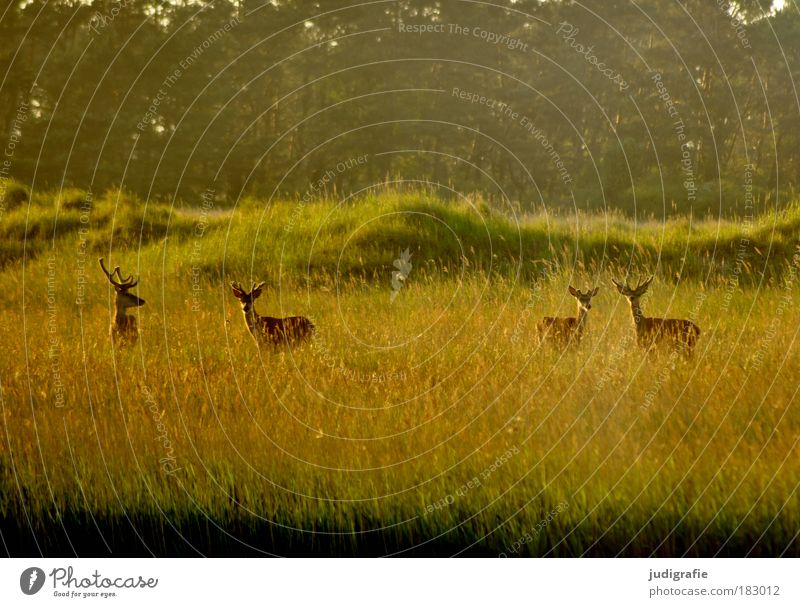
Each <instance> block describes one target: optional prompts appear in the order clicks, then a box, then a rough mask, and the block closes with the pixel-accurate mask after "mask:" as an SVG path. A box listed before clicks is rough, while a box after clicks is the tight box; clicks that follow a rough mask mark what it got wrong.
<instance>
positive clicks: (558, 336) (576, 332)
mask: <svg viewBox="0 0 800 607" xmlns="http://www.w3.org/2000/svg"><path fill="white" fill-rule="evenodd" d="M598 290H599V287H597V288H595V289H594V291H589V290H587V291H586V293H582V292H581V291H579V290H577V289H574V288H573V287H572V286H570V287H569V293H570V295H572V296H573V297H574V298H575V299H576V300H577V302H578V315H577V317H574V318H571V317H568V318H559V317H554V316H545V317H544V318H543V319H542V320H540V321H539V322H538V323H536V335H537V337H538V339H539V343H540V344H541V343H543V342H545V341H550V342H553V343H555V344H558V345H562V346H563V345H567V344H569V343H580V341H581V339H583V333H584V330H585V328H586V318H587V316H588V314H589V310H591V309H592V304H591V301H592V297H594V296H595V295H597V291H598Z"/></svg>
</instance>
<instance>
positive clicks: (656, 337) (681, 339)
mask: <svg viewBox="0 0 800 607" xmlns="http://www.w3.org/2000/svg"><path fill="white" fill-rule="evenodd" d="M611 282H613V283H614V286H615V287H617V291H619V292H620V294H621V295H623V296H624V297H626V298H627V299H628V303H630V305H631V313H632V314H633V323H634V327H635V328H636V342H637V343H638V344H639V346H640V347H643V348H648V349H650V348H652V347H653V346H655V345H656V344H662V345H663V344H668V345H671V346H673V347H674V348H676V349H680V350H682V351H683V353H684V354H685V355H686V356H691V355H692V351H693V350H694V347H695V344H696V343H697V338H698V337H700V327H698V326H697V325H696V324H694V323H693V322H692V321H691V320H684V319H681V318H648V317H647V316H645V315H644V312H642V307H641V304H640V303H639V299H640V298H641V297H642V296H643V295H644V294H645V293H646V292H647V289H648V287H649V286H650V283H651V282H653V276H651V277H650V278H648V279H647V280H645V281H644V282H641V281H640V282H639V283H638V284H637V286H636V288H633V289H632V288H631V287H629V286H628V283H627V282H625V283H621V282H618V281H616V280H614V279H613V278H612V279H611Z"/></svg>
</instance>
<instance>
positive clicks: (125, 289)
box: [100, 257, 145, 344]
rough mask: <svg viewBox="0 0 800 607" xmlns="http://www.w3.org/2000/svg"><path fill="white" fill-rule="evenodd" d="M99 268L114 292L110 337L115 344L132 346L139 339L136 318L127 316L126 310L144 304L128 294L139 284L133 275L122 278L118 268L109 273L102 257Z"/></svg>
mask: <svg viewBox="0 0 800 607" xmlns="http://www.w3.org/2000/svg"><path fill="white" fill-rule="evenodd" d="M100 267H101V268H102V270H103V273H104V274H105V275H106V277H107V278H108V282H110V283H111V284H112V285H113V286H114V291H116V296H115V298H114V306H115V310H114V318H113V319H112V320H111V327H110V329H109V332H110V334H111V337H112V339H113V340H114V342H116V343H120V344H134V343H136V340H137V339H138V337H139V330H138V329H137V328H136V317H135V316H131V315H129V314H128V313H127V310H128V308H138V307H139V306H142V305H144V303H145V302H144V299H142V298H141V297H138V296H136V295H134V294H133V293H129V291H130V290H131V289H132V288H133V287H135V286H136V285H138V284H139V279H138V278H137V279H136V280H134V279H133V275H129V276H128V277H127V278H122V273H121V272H120V269H119V266H117V267H115V268H114V270H113V271H111V272H109V271H108V269H107V268H106V265H105V261H104V259H103V258H102V257H101V258H100ZM115 275H116V276H117V279H116V280H115V279H114V276H115Z"/></svg>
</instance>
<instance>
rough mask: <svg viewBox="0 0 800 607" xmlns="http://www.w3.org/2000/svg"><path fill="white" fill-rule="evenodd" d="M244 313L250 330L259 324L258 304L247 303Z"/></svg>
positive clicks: (243, 309)
mask: <svg viewBox="0 0 800 607" xmlns="http://www.w3.org/2000/svg"><path fill="white" fill-rule="evenodd" d="M242 313H243V314H244V321H245V322H246V323H247V328H248V329H250V331H253V330H254V329H255V328H256V325H257V324H258V314H256V306H255V304H253V303H251V304H247V305H246V306H244V307H243V308H242Z"/></svg>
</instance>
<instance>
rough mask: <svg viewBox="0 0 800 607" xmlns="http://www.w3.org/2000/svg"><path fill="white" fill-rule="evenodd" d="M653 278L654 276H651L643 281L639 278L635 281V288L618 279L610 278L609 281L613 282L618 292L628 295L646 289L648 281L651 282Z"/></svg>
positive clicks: (638, 293)
mask: <svg viewBox="0 0 800 607" xmlns="http://www.w3.org/2000/svg"><path fill="white" fill-rule="evenodd" d="M653 278H655V276H651V277H650V278H647V279H646V280H644V281H642V280H639V281H638V282H637V283H636V288H635V289H631V288H630V287H629V286H628V283H627V281H626V282H624V283H621V282H619V281H618V280H616V279H614V278H612V279H611V282H613V283H614V286H616V287H617V290H618V291H619V292H620V293H622V294H623V295H626V296H628V295H642V294H643V293H644V292H645V291H646V290H647V287H649V286H650V283H651V282H653Z"/></svg>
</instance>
